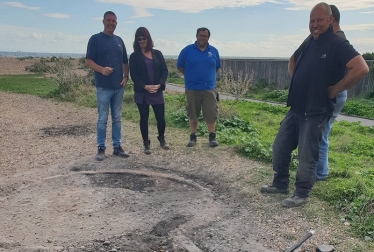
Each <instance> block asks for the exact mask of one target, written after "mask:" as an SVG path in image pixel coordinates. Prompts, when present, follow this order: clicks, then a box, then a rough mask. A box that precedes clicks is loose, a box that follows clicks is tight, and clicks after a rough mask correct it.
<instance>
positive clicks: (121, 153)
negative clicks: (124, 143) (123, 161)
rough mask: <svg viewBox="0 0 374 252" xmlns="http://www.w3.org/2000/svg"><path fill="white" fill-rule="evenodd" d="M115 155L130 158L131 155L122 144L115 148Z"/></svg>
mask: <svg viewBox="0 0 374 252" xmlns="http://www.w3.org/2000/svg"><path fill="white" fill-rule="evenodd" d="M113 155H116V156H120V157H123V158H128V157H129V156H130V155H129V154H128V153H127V152H126V151H124V150H123V149H122V147H121V145H120V146H118V147H115V148H114V149H113Z"/></svg>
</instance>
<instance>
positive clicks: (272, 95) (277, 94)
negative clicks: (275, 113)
mask: <svg viewBox="0 0 374 252" xmlns="http://www.w3.org/2000/svg"><path fill="white" fill-rule="evenodd" d="M287 98H288V90H286V89H282V90H274V91H271V92H269V93H265V94H264V95H262V99H264V100H267V101H276V102H287Z"/></svg>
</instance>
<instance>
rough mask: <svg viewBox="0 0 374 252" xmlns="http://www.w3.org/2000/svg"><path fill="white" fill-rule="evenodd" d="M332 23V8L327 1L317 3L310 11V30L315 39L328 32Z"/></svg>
mask: <svg viewBox="0 0 374 252" xmlns="http://www.w3.org/2000/svg"><path fill="white" fill-rule="evenodd" d="M330 23H331V8H330V5H328V4H327V3H324V2H321V3H318V4H316V5H315V6H314V7H313V9H312V10H311V12H310V21H309V30H310V34H311V35H312V36H313V37H314V39H318V38H319V35H321V34H322V33H324V32H326V31H327V29H328V28H329V26H330Z"/></svg>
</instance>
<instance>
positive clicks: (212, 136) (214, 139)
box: [209, 132, 218, 147]
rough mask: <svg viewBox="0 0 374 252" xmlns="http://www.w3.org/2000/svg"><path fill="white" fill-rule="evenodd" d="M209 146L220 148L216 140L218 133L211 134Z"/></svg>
mask: <svg viewBox="0 0 374 252" xmlns="http://www.w3.org/2000/svg"><path fill="white" fill-rule="evenodd" d="M209 146H210V147H216V146H218V142H217V140H216V133H215V132H212V133H209Z"/></svg>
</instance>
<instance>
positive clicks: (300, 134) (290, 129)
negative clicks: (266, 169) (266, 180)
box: [273, 110, 330, 198]
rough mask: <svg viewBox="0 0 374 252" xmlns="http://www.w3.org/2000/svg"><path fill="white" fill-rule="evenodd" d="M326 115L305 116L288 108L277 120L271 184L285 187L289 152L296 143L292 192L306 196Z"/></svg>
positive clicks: (327, 116)
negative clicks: (296, 159) (296, 158)
mask: <svg viewBox="0 0 374 252" xmlns="http://www.w3.org/2000/svg"><path fill="white" fill-rule="evenodd" d="M329 116H330V115H327V114H323V115H312V116H305V115H302V114H296V113H294V112H292V111H291V110H290V111H288V113H287V114H286V116H285V117H284V119H283V121H282V122H281V125H280V128H279V131H278V134H277V136H276V137H275V140H274V144H273V170H274V172H275V174H274V180H273V185H274V186H275V187H278V188H288V184H289V179H290V173H289V165H290V161H291V153H292V151H293V150H295V149H296V147H298V160H299V165H298V167H297V173H296V182H295V191H294V193H293V195H295V196H299V197H302V198H305V197H308V196H309V193H310V190H311V189H312V187H313V184H314V182H315V173H316V165H317V161H318V155H319V141H320V140H321V137H322V133H323V129H324V126H325V123H326V121H327V119H328V118H329Z"/></svg>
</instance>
